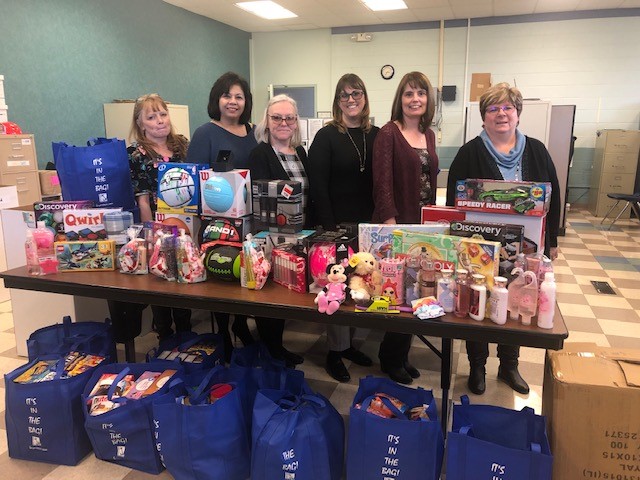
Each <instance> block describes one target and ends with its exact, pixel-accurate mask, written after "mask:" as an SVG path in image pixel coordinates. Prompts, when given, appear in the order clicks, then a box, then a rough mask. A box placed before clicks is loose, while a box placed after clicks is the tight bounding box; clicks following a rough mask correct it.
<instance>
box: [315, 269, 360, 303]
mask: <svg viewBox="0 0 640 480" xmlns="http://www.w3.org/2000/svg"><path fill="white" fill-rule="evenodd" d="M349 273H351V267H347V268H345V267H344V266H343V265H341V264H330V265H328V266H327V281H328V282H329V283H327V285H326V286H325V287H324V288H323V289H322V291H321V292H320V293H318V295H317V296H316V299H315V300H314V301H315V303H316V304H317V305H318V311H319V312H320V313H326V314H327V315H331V314H333V313H334V312H335V311H336V310H338V309H339V308H340V305H341V304H342V302H344V301H345V299H346V298H347V295H348V294H349V292H350V291H351V289H350V288H349V287H347V283H346V282H347V275H348V274H349Z"/></svg>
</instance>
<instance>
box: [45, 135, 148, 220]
mask: <svg viewBox="0 0 640 480" xmlns="http://www.w3.org/2000/svg"><path fill="white" fill-rule="evenodd" d="M52 149H53V161H54V163H55V166H56V170H57V171H58V177H59V178H60V186H61V187H62V198H64V199H65V200H67V201H69V200H93V201H94V202H95V206H96V207H110V208H114V207H122V208H123V209H124V210H129V211H134V210H135V209H136V208H137V207H136V202H135V199H134V196H133V187H132V185H131V174H130V173H129V156H128V155H127V147H126V145H125V142H124V140H119V139H117V138H91V139H89V141H88V142H87V146H86V147H85V146H83V147H76V146H74V145H68V144H66V143H64V142H54V143H53V144H52Z"/></svg>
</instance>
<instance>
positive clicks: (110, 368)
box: [82, 363, 182, 474]
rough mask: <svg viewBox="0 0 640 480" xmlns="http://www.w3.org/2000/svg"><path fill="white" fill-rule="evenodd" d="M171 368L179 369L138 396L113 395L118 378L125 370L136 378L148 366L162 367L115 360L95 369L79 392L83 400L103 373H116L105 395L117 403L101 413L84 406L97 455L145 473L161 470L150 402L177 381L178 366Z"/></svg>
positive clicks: (151, 367)
mask: <svg viewBox="0 0 640 480" xmlns="http://www.w3.org/2000/svg"><path fill="white" fill-rule="evenodd" d="M174 369H175V370H178V371H177V373H175V374H174V375H173V376H172V377H171V379H170V381H168V382H167V383H165V384H164V385H163V386H162V388H160V389H159V390H158V391H157V392H156V393H154V394H152V395H149V396H146V397H142V398H140V399H139V400H130V399H127V398H123V397H120V398H118V397H116V398H113V395H114V393H115V389H116V387H117V384H118V382H120V380H122V379H123V378H124V377H125V375H127V374H132V375H133V376H134V377H135V378H138V377H139V376H140V375H141V374H142V373H144V372H145V371H147V370H150V371H159V372H161V371H162V370H164V369H163V368H154V367H153V365H150V364H144V363H142V364H139V363H114V364H111V365H106V366H104V367H98V368H97V369H96V371H95V372H94V373H93V375H92V377H91V379H90V380H89V382H88V383H87V386H86V388H85V390H84V392H83V394H82V401H83V403H84V404H85V405H87V404H88V400H89V394H90V392H91V390H92V389H93V387H94V385H95V384H96V382H97V381H98V380H99V379H100V377H101V376H102V374H104V373H115V374H117V377H116V378H115V379H114V381H113V383H112V384H111V387H110V388H109V392H108V394H107V396H108V399H109V400H112V401H114V402H117V403H120V406H119V407H118V408H114V409H112V410H110V411H107V412H105V413H102V414H101V415H95V416H94V415H90V414H89V411H88V408H85V409H84V410H83V411H84V426H85V430H86V432H87V434H88V435H89V439H90V440H91V445H92V446H93V451H94V452H95V455H96V457H97V458H99V459H101V460H106V461H108V462H113V463H117V464H119V465H123V466H125V467H129V468H133V469H135V470H141V471H143V472H147V473H154V474H155V473H160V472H161V471H162V470H163V466H162V463H161V461H160V456H159V454H158V451H157V450H156V442H155V437H154V433H155V432H154V426H153V411H152V406H151V403H152V402H153V400H154V398H157V397H159V396H160V395H162V394H164V393H167V392H168V391H169V390H170V389H173V388H177V386H176V384H177V385H179V384H180V379H181V376H182V373H181V367H180V365H177V364H176V365H174Z"/></svg>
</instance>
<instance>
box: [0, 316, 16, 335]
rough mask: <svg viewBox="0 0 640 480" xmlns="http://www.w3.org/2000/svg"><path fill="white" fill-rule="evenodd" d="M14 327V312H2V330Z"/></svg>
mask: <svg viewBox="0 0 640 480" xmlns="http://www.w3.org/2000/svg"><path fill="white" fill-rule="evenodd" d="M11 329H13V314H12V313H11V312H5V313H0V332H5V331H7V330H11Z"/></svg>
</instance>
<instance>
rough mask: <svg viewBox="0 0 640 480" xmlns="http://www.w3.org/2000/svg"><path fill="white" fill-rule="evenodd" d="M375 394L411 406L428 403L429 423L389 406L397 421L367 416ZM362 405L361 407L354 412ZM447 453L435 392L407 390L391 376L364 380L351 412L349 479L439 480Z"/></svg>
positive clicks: (348, 457) (387, 404)
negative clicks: (381, 394)
mask: <svg viewBox="0 0 640 480" xmlns="http://www.w3.org/2000/svg"><path fill="white" fill-rule="evenodd" d="M376 393H385V394H387V395H389V396H391V397H395V398H397V399H398V400H400V401H402V402H403V403H405V404H406V405H408V406H410V407H417V406H422V405H426V406H427V409H426V411H427V414H428V416H429V419H428V420H427V419H421V420H410V419H409V418H407V417H406V416H404V414H403V413H401V412H400V411H398V409H397V408H396V407H394V406H393V405H392V404H391V402H386V403H385V405H386V407H387V408H388V409H389V410H391V411H392V412H394V413H395V416H394V418H383V417H379V416H377V415H375V414H372V413H369V412H367V407H368V406H369V403H370V401H371V399H372V397H373V396H374V395H375V394H376ZM384 400H387V399H384ZM358 404H359V405H361V408H356V405H358ZM443 455H444V440H443V435H442V427H441V426H440V422H439V421H438V414H437V408H436V403H435V399H434V398H433V394H432V392H431V391H428V390H424V389H422V388H409V387H405V386H402V385H399V384H397V383H396V382H394V381H392V380H390V379H388V378H378V377H372V376H367V377H365V378H361V379H360V386H359V388H358V392H357V393H356V396H355V397H354V399H353V404H352V406H351V410H350V412H349V438H348V441H347V478H348V480H358V479H361V480H371V479H374V478H375V479H383V478H393V479H394V480H403V479H406V480H415V479H418V478H419V479H420V480H432V479H433V480H436V479H438V478H440V469H441V467H442V458H443Z"/></svg>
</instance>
